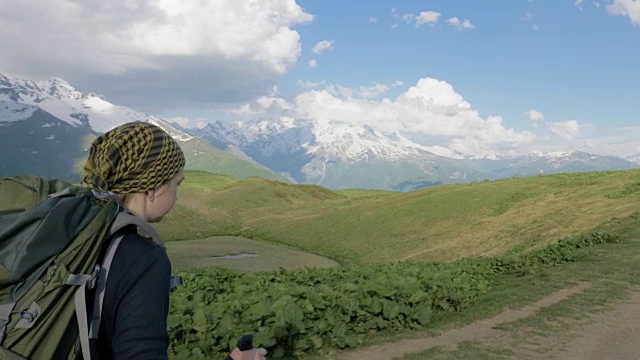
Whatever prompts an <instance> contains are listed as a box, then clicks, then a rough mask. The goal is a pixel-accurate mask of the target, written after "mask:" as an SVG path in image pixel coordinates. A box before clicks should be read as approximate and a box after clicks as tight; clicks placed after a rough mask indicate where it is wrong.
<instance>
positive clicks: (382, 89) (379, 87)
mask: <svg viewBox="0 0 640 360" xmlns="http://www.w3.org/2000/svg"><path fill="white" fill-rule="evenodd" d="M387 91H389V87H388V86H387V85H384V84H374V85H372V86H360V88H359V91H358V93H359V94H360V96H361V97H363V98H365V99H371V98H376V97H378V96H380V95H382V94H384V93H386V92H387Z"/></svg>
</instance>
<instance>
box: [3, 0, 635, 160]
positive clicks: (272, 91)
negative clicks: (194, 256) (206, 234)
mask: <svg viewBox="0 0 640 360" xmlns="http://www.w3.org/2000/svg"><path fill="white" fill-rule="evenodd" d="M0 8H2V9H3V12H2V13H0V21H1V22H2V23H3V27H2V28H0V47H2V48H3V49H8V51H3V52H2V53H0V73H5V74H9V75H13V76H21V77H27V78H32V79H42V78H47V77H51V76H56V77H61V78H63V79H65V80H67V81H69V82H70V83H71V84H72V85H74V86H75V87H76V88H78V89H79V90H80V91H83V92H90V91H93V92H96V93H99V94H102V95H104V96H105V98H106V99H107V100H109V101H111V102H113V103H115V104H119V105H124V106H128V107H131V108H133V109H135V110H139V111H146V112H150V113H153V114H156V115H158V116H160V117H164V118H168V119H172V120H174V121H176V122H180V123H182V124H184V125H187V126H197V125H200V126H201V125H203V124H205V123H206V122H207V121H211V120H214V119H224V120H227V121H234V120H244V119H251V118H264V119H272V120H274V121H277V120H278V119H282V118H289V117H294V118H295V117H305V118H328V119H331V120H336V121H342V122H364V123H368V124H370V125H372V126H376V127H377V128H379V129H381V130H382V131H393V132H399V133H401V134H403V135H405V136H407V137H409V138H412V139H414V140H416V141H418V140H419V141H422V142H424V143H428V145H440V146H443V147H446V148H448V149H451V150H452V151H454V152H458V153H464V154H472V155H487V154H491V153H513V154H515V153H526V152H529V151H536V150H541V151H556V150H561V151H566V150H573V149H578V150H584V151H589V152H596V153H606V154H617V155H629V154H635V153H640V139H637V138H636V136H635V135H634V134H635V133H636V131H637V130H640V115H639V114H640V100H638V99H640V90H639V89H640V86H638V85H640V68H639V66H638V64H639V61H638V59H640V1H634V0H601V1H597V2H596V1H587V0H583V1H579V0H578V1H576V0H545V1H543V0H495V1H476V0H465V1H462V0H449V1H444V0H439V1H438V0H431V1H415V0H413V1H409V0H404V1H372V0H368V1H351V2H346V1H337V0H323V1H318V0H315V1H312V0H260V1H253V0H191V1H187V2H175V1H170V0H113V1H110V2H105V3H98V2H77V1H72V0H36V1H30V2H15V1H9V0H0ZM25 14H29V16H26V15H25ZM314 49H315V50H314Z"/></svg>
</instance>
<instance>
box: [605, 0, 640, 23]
mask: <svg viewBox="0 0 640 360" xmlns="http://www.w3.org/2000/svg"><path fill="white" fill-rule="evenodd" d="M606 9H607V12H609V14H611V15H615V16H626V17H628V18H629V19H630V20H631V23H632V24H633V25H634V26H640V1H637V0H613V2H612V3H611V4H608V5H607V6H606Z"/></svg>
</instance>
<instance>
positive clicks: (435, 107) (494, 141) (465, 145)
mask: <svg viewBox="0 0 640 360" xmlns="http://www.w3.org/2000/svg"><path fill="white" fill-rule="evenodd" d="M385 86H386V85H382V86H379V89H384V87H385ZM354 93H356V94H358V95H360V97H358V98H354V97H353V94H354ZM267 104H268V106H263V105H259V104H257V103H253V104H252V105H251V106H250V107H249V108H250V109H251V110H252V111H253V113H254V114H265V112H268V113H269V115H270V116H271V118H283V117H285V118H305V119H329V120H335V121H341V122H347V123H360V122H366V123H367V124H368V125H370V126H373V127H375V128H377V129H379V130H382V131H396V132H399V133H402V134H405V135H412V134H413V136H419V137H421V138H423V139H424V138H428V139H431V140H433V141H434V142H435V141H438V142H440V143H442V144H443V145H445V146H448V147H450V148H452V149H453V150H456V151H460V152H462V153H465V154H470V155H488V154H495V153H496V152H500V151H502V150H505V149H513V148H519V147H520V146H521V145H523V144H527V143H530V142H532V141H534V140H535V136H534V135H533V134H532V133H530V132H527V131H524V132H518V131H516V130H514V129H511V128H507V127H505V126H504V124H503V123H502V118H501V117H500V116H489V117H488V118H486V119H484V118H482V117H480V115H479V114H478V112H477V111H476V110H475V109H473V108H472V107H471V105H470V104H469V103H468V102H466V101H465V100H464V98H463V97H462V96H461V95H460V94H458V93H457V92H456V91H455V90H454V89H453V87H452V86H451V85H450V84H448V83H447V82H445V81H440V80H436V79H432V78H423V79H420V80H419V81H418V82H417V83H416V85H414V86H411V87H409V88H408V89H407V90H406V91H405V92H403V93H402V94H401V95H399V96H398V97H397V98H395V99H393V100H392V99H387V98H384V99H381V100H372V99H367V98H366V97H363V96H362V93H361V90H359V91H356V92H354V91H351V90H350V89H347V88H345V87H342V86H329V87H327V88H326V89H323V90H312V91H307V92H303V93H301V94H299V95H297V96H296V97H295V98H294V99H293V100H292V101H291V102H287V103H286V104H284V103H281V104H277V106H276V107H274V103H267ZM276 110H277V111H276ZM434 144H435V143H432V144H430V145H434ZM438 145H440V144H438Z"/></svg>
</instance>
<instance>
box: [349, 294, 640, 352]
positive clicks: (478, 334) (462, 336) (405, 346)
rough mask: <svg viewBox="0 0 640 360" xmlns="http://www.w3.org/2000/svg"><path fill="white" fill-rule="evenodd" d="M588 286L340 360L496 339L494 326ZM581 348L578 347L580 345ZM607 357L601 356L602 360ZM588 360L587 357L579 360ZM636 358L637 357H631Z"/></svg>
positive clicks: (382, 345) (368, 348) (531, 313)
mask: <svg viewBox="0 0 640 360" xmlns="http://www.w3.org/2000/svg"><path fill="white" fill-rule="evenodd" d="M588 286H589V284H588V283H580V284H578V285H576V286H574V287H572V288H568V289H563V290H560V291H557V292H555V293H553V294H551V295H549V296H547V297H545V298H544V299H542V300H540V301H538V302H536V303H534V304H532V305H530V306H527V307H524V308H522V309H519V310H506V311H504V312H502V313H500V314H499V315H496V316H494V317H492V318H488V319H484V320H480V321H477V322H474V323H472V324H469V325H467V326H464V327H461V328H457V329H452V330H449V331H447V332H444V333H442V334H441V335H438V336H423V337H419V338H413V339H404V340H399V341H395V342H392V343H386V344H380V345H374V346H371V347H367V348H364V349H361V350H355V351H346V352H344V353H342V354H340V356H339V359H344V360H372V359H380V360H384V359H393V358H399V357H402V356H404V355H407V354H409V353H412V352H420V351H423V350H427V349H429V348H432V347H434V346H448V345H455V344H457V343H459V342H462V341H472V340H473V341H478V340H483V339H486V338H490V337H495V336H498V335H500V334H502V333H503V331H501V330H496V329H494V326H496V325H498V324H502V323H508V322H513V321H516V320H518V319H522V318H525V317H528V316H531V315H533V314H534V313H535V312H536V311H538V310H540V309H542V308H544V307H548V306H551V305H553V304H555V303H557V302H559V301H561V300H563V299H566V298H567V297H569V296H571V295H573V294H576V293H579V292H582V291H584V290H585V289H586V288H587V287H588ZM578 346H579V345H578ZM603 358H608V357H606V356H605V357H600V358H598V359H603ZM576 359H588V358H586V357H585V358H580V357H579V358H576ZM631 359H635V358H631Z"/></svg>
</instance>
